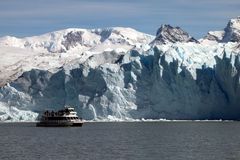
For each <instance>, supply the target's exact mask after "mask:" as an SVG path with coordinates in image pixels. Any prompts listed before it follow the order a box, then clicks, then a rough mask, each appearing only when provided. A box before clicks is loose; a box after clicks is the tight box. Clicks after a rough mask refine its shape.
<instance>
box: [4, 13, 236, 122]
mask: <svg viewBox="0 0 240 160" xmlns="http://www.w3.org/2000/svg"><path fill="white" fill-rule="evenodd" d="M238 19H240V18H239V17H238V18H236V19H232V20H230V21H229V23H228V25H227V27H226V28H225V29H224V31H212V32H209V33H208V34H207V36H206V37H204V38H203V39H200V40H196V39H194V38H193V37H192V36H190V35H188V34H187V33H186V32H185V31H183V30H182V29H181V28H179V27H175V28H174V27H171V26H170V25H163V26H162V27H161V28H160V29H159V30H158V31H157V35H156V37H155V38H154V36H151V35H147V34H144V33H140V32H138V31H135V30H133V29H130V28H126V29H124V28H112V29H95V30H83V29H67V30H63V31H58V32H54V33H48V34H45V35H43V36H40V37H38V36H36V37H33V38H31V37H28V38H25V39H17V40H16V39H14V38H13V40H12V38H9V37H7V38H6V37H3V38H2V39H0V48H4V49H5V48H7V49H8V50H6V49H5V50H6V51H9V50H10V51H12V53H17V52H18V51H17V48H19V49H20V51H19V52H21V53H22V54H23V55H25V54H27V55H30V56H27V57H24V56H23V59H24V61H23V60H19V58H18V55H17V54H11V55H13V57H16V59H18V60H16V62H15V63H13V64H11V66H10V65H8V63H5V64H3V65H2V66H1V67H2V69H1V72H0V74H1V75H2V77H3V78H2V80H1V83H0V84H1V88H0V121H35V120H36V119H37V117H38V114H39V113H42V112H43V111H44V110H46V109H49V110H56V109H60V108H62V107H63V106H64V105H70V106H73V107H75V109H76V110H77V111H78V113H79V116H81V117H83V118H84V119H86V120H97V121H105V120H109V121H113V120H119V121H120V120H124V121H131V120H136V119H144V120H145V119H168V120H218V119H222V120H239V119H240V89H239V87H240V81H239V80H240V79H239V77H240V54H239V53H240V47H239V46H240V45H239V39H238V38H236V37H238V35H240V34H239V33H240V32H239V31H240V28H238V23H239V24H240V21H239V20H238ZM174 32H176V34H174ZM229 32H231V33H229ZM130 33H131V34H130ZM54 34H56V35H57V36H58V37H57V36H56V35H55V36H53V35H54ZM84 34H85V37H84V36H83V35H84ZM210 34H211V35H210ZM86 35H87V36H86ZM174 35H177V36H176V37H174ZM49 36H50V37H51V38H50V39H52V40H51V41H52V42H54V45H53V43H52V45H49V44H50V43H48V42H49ZM214 36H215V38H214ZM221 36H222V38H221ZM227 36H228V38H225V37H227ZM231 36H233V38H231ZM53 37H57V38H55V39H54V38H53ZM223 39H224V41H222V40H223ZM16 41H17V42H16ZM19 41H20V42H19ZM26 41H28V43H27V45H22V44H26ZM39 44H41V45H39ZM42 44H46V45H42ZM83 47H84V49H83ZM5 50H4V51H5ZM24 51H26V52H24ZM2 52H3V51H2ZM6 53H8V52H6ZM5 55H6V56H7V54H5ZM35 62H36V63H35ZM16 65H17V68H16ZM6 66H7V67H6ZM1 67H0V68H1ZM5 67H6V69H8V70H9V72H8V73H5V72H7V71H4V69H5ZM0 78H1V76H0Z"/></svg>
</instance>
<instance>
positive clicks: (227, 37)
mask: <svg viewBox="0 0 240 160" xmlns="http://www.w3.org/2000/svg"><path fill="white" fill-rule="evenodd" d="M203 40H207V41H213V42H223V43H227V42H240V16H238V17H237V18H232V19H230V20H229V21H228V24H227V26H226V27H225V28H224V30H222V31H210V32H208V34H207V35H206V36H205V37H204V38H203Z"/></svg>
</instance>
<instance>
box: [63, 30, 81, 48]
mask: <svg viewBox="0 0 240 160" xmlns="http://www.w3.org/2000/svg"><path fill="white" fill-rule="evenodd" d="M83 33H84V32H81V31H79V32H72V31H71V32H69V33H68V34H67V35H65V36H64V39H65V41H63V42H62V44H63V45H64V46H65V48H66V49H67V50H69V49H70V48H71V47H75V46H76V45H77V44H82V43H83V39H82V35H83Z"/></svg>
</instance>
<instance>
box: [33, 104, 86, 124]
mask: <svg viewBox="0 0 240 160" xmlns="http://www.w3.org/2000/svg"><path fill="white" fill-rule="evenodd" d="M82 125H83V120H82V118H79V117H78V116H77V112H75V111H74V108H72V107H65V108H64V109H63V110H59V111H57V112H54V111H48V110H47V111H45V112H44V113H43V115H42V116H41V119H40V121H39V122H37V124H36V126H37V127H81V126H82Z"/></svg>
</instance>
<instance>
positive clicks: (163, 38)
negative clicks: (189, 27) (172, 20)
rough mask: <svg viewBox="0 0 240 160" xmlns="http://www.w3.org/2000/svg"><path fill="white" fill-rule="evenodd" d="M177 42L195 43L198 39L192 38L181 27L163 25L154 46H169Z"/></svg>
mask: <svg viewBox="0 0 240 160" xmlns="http://www.w3.org/2000/svg"><path fill="white" fill-rule="evenodd" d="M176 42H195V43H198V41H197V40H196V39H194V38H193V37H192V36H190V35H189V34H188V33H187V32H185V31H184V30H182V29H181V28H180V27H172V26H170V25H162V26H161V27H160V28H159V29H158V31H157V34H156V38H155V40H154V41H153V42H152V43H154V44H167V43H176Z"/></svg>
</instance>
